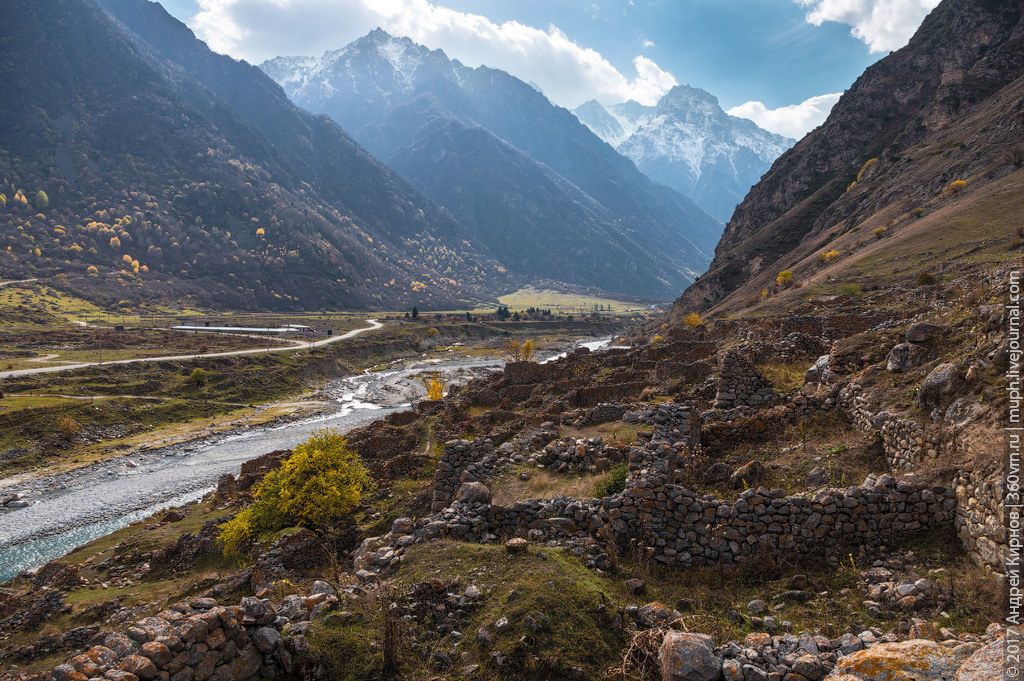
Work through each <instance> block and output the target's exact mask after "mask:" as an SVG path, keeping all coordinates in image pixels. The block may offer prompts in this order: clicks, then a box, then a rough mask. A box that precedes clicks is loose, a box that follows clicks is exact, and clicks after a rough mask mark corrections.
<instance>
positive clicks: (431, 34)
mask: <svg viewBox="0 0 1024 681" xmlns="http://www.w3.org/2000/svg"><path fill="white" fill-rule="evenodd" d="M199 6H200V12H199V13H198V14H197V15H196V16H195V18H194V19H193V21H192V26H193V28H194V29H195V31H196V33H197V34H198V35H199V37H200V38H202V39H203V40H205V41H206V42H207V43H208V44H209V45H210V46H211V47H212V48H213V49H214V50H216V51H218V52H224V53H227V54H230V55H232V56H235V57H240V58H244V59H247V60H249V61H252V62H254V63H258V62H260V61H262V60H263V59H265V58H269V57H273V56H276V55H279V54H311V55H319V54H322V53H323V52H325V51H327V50H329V49H333V48H335V47H337V45H338V43H339V32H343V33H344V34H346V35H349V34H351V35H350V36H349V37H351V38H354V37H355V36H356V35H358V34H362V33H366V32H368V31H369V30H371V29H373V28H375V27H378V26H379V27H381V28H383V29H385V30H386V31H388V32H389V33H392V34H395V35H404V36H408V37H409V38H412V39H413V40H415V41H416V42H418V43H420V44H423V45H426V46H428V47H431V48H441V49H444V51H445V52H446V53H447V54H448V55H449V56H450V57H453V58H456V59H459V60H460V61H462V62H463V63H465V64H467V65H468V66H479V65H486V66H490V67H493V68H499V69H502V70H504V71H508V72H509V73H512V74H514V75H515V76H517V77H518V78H520V79H522V80H524V81H527V82H529V81H533V82H535V83H537V84H538V85H539V86H540V87H541V89H542V90H543V91H544V93H545V94H547V95H548V96H549V97H550V98H551V99H552V100H553V101H554V102H556V103H557V104H560V105H562V106H567V107H572V106H576V105H578V104H580V103H581V102H583V101H586V100H588V99H591V98H597V99H599V100H602V101H608V102H620V101H626V100H630V99H632V100H635V101H638V102H640V103H642V104H654V103H655V102H657V101H658V99H660V98H661V96H662V95H664V94H665V93H666V92H668V91H669V90H670V89H671V88H672V87H673V86H675V85H676V84H677V83H676V79H675V78H674V77H673V76H672V74H671V73H668V72H667V71H665V70H663V69H662V68H660V67H659V66H658V65H657V64H656V63H655V62H654V61H652V60H650V59H648V58H647V57H643V56H637V57H636V58H634V59H633V66H634V68H635V69H636V73H635V74H623V73H622V72H620V71H619V70H618V69H617V68H615V67H614V66H613V65H612V64H611V63H610V62H609V61H608V60H607V59H605V58H604V57H603V56H602V55H601V54H600V53H599V52H597V51H596V50H593V49H591V48H586V47H582V46H580V45H579V44H577V43H576V42H574V41H573V40H572V39H570V38H569V37H568V36H567V35H566V34H565V33H564V32H563V31H561V30H560V29H559V28H558V27H556V26H554V25H551V26H549V27H548V28H547V30H541V29H539V28H536V27H533V26H527V25H525V24H523V23H520V22H518V21H506V22H503V23H496V22H494V21H491V20H490V19H488V18H487V17H484V16H482V15H479V14H471V13H467V12H460V11H456V10H453V9H449V8H447V7H442V6H439V5H436V4H434V3H432V2H430V1H429V0H352V1H349V2H341V3H339V2H336V1H335V0H199Z"/></svg>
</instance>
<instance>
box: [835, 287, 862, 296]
mask: <svg viewBox="0 0 1024 681" xmlns="http://www.w3.org/2000/svg"><path fill="white" fill-rule="evenodd" d="M839 293H840V294H842V295H847V296H857V297H858V298H861V297H863V296H864V291H863V290H862V289H861V287H860V284H842V285H841V286H840V287H839Z"/></svg>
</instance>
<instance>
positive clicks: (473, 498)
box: [455, 482, 491, 506]
mask: <svg viewBox="0 0 1024 681" xmlns="http://www.w3.org/2000/svg"><path fill="white" fill-rule="evenodd" d="M455 500H456V501H459V502H462V503H463V504H469V505H471V506H475V505H479V504H489V503H491V490H489V489H487V486H486V485H484V484H483V483H481V482H465V483H463V484H462V486H461V487H459V491H458V492H456V493H455Z"/></svg>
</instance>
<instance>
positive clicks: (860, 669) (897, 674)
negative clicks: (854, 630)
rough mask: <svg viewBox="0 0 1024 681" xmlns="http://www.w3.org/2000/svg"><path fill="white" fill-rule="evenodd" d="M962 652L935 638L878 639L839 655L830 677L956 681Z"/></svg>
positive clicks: (874, 680) (836, 679)
mask: <svg viewBox="0 0 1024 681" xmlns="http://www.w3.org/2000/svg"><path fill="white" fill-rule="evenodd" d="M960 662H961V659H960V656H959V655H957V654H956V653H954V652H953V650H952V649H950V648H945V647H943V646H941V645H939V644H938V643H936V642H935V641H926V640H923V639H914V640H910V641H902V642H900V643H879V644H877V645H875V646H872V647H871V648H868V649H867V650H860V651H857V652H855V653H850V654H849V655H847V656H845V657H841V658H839V660H838V661H837V662H836V667H835V671H833V672H832V673H831V674H829V675H828V676H827V677H826V678H827V679H828V681H954V680H955V679H956V670H957V668H958V667H959V666H960Z"/></svg>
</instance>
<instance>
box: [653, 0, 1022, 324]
mask: <svg viewBox="0 0 1024 681" xmlns="http://www.w3.org/2000/svg"><path fill="white" fill-rule="evenodd" d="M1022 46H1024V22H1022V8H1021V6H1020V4H1019V3H1016V2H995V1H989V0H946V1H945V2H943V3H942V4H941V5H939V6H938V7H937V8H936V9H935V10H934V11H933V12H932V13H931V14H930V15H929V16H928V17H927V18H926V19H925V21H924V23H923V24H922V25H921V27H920V29H919V30H918V32H917V33H916V34H915V35H914V37H913V38H912V39H911V41H910V43H909V44H908V45H907V46H906V47H904V48H903V49H901V50H899V51H897V52H895V53H893V54H891V55H889V56H888V57H886V58H884V59H882V60H881V61H879V62H878V63H877V64H875V65H873V66H871V67H870V68H869V69H867V71H866V72H865V73H864V75H862V76H861V77H860V78H859V79H857V81H856V82H855V83H854V85H853V86H852V87H851V88H850V90H849V91H847V92H846V94H845V95H843V97H842V99H841V100H840V101H839V103H838V104H836V106H835V107H834V108H833V110H832V112H831V114H830V115H829V117H828V119H827V120H826V121H825V123H824V124H823V125H822V126H821V127H819V128H818V129H816V130H814V131H813V132H811V133H810V134H809V135H807V137H805V138H804V139H803V140H801V141H800V142H799V143H797V145H796V146H795V147H793V149H791V150H790V151H788V152H787V153H785V154H784V155H783V156H782V157H781V158H780V159H779V160H778V161H776V163H775V164H774V166H773V167H772V169H771V171H770V172H769V173H768V174H767V175H766V176H765V177H764V179H763V180H762V181H761V182H759V183H758V184H757V185H756V186H755V187H754V188H753V189H752V190H751V192H750V193H749V194H748V195H747V197H746V199H744V201H743V203H742V204H740V206H739V208H737V211H736V214H735V215H734V216H733V218H732V220H731V221H730V222H729V224H728V225H727V226H726V229H725V233H724V235H723V236H722V240H721V241H720V242H719V244H718V247H717V248H716V249H715V260H714V262H713V263H712V265H711V268H710V270H709V272H708V273H707V274H705V275H704V276H702V277H701V278H700V279H699V280H698V281H697V282H696V283H695V284H694V285H693V286H691V287H690V288H689V289H687V291H686V292H685V293H684V294H683V296H682V297H681V298H680V299H679V301H678V302H677V304H676V309H675V311H674V312H673V315H672V317H671V319H670V321H672V322H678V321H679V320H681V318H682V317H683V315H685V314H686V313H688V312H690V311H694V310H698V309H699V310H727V309H728V310H738V309H742V308H746V307H751V306H755V305H757V304H758V300H760V299H764V298H766V297H771V296H774V294H775V293H776V292H779V289H780V288H781V289H783V290H782V292H783V293H786V292H792V289H791V288H789V287H790V284H788V283H785V282H783V284H782V286H781V287H780V286H779V285H778V284H776V279H777V277H778V275H779V272H780V271H786V270H788V271H790V272H791V273H792V276H793V281H794V282H796V283H797V284H801V283H802V284H810V285H811V286H812V287H813V286H818V287H819V290H828V289H829V287H831V286H834V285H835V283H837V282H840V281H844V280H849V281H850V283H851V285H854V284H855V285H858V286H874V285H881V284H884V283H888V282H891V281H894V280H895V281H901V282H904V283H906V282H912V281H914V278H915V277H916V276H918V275H920V274H922V273H924V274H929V273H931V274H932V275H934V274H937V273H941V272H943V271H949V270H951V269H956V268H959V267H963V266H967V265H970V264H971V263H972V262H977V261H978V259H979V257H978V256H976V257H975V258H974V259H972V258H970V257H968V256H970V255H971V254H972V253H974V252H976V251H978V250H979V249H985V250H986V251H988V252H990V253H989V254H990V255H991V254H992V253H994V252H995V251H1001V252H1002V255H1001V256H999V257H1002V258H1005V257H1007V251H1006V248H1007V246H1009V245H1012V244H1011V242H1012V240H1013V236H1014V235H1013V229H1014V226H1015V225H1016V224H1017V220H1018V216H1019V214H1020V212H1019V210H1020V201H1019V198H1018V197H1019V196H1020V187H1021V184H1022V182H1024V180H1022V178H1021V173H1020V172H1019V169H1020V168H1021V167H1022V166H1024V149H1022V146H1021V141H1020V140H1021V138H1022V131H1024V122H1022V118H1021V111H1022V109H1021V107H1022V104H1021V101H1022V100H1021V93H1022V88H1024V83H1022V81H1021V76H1022V75H1024V49H1022ZM951 225H956V226H957V227H956V231H955V232H954V231H951ZM879 230H880V231H879ZM830 251H835V253H834V255H827V254H828V253H829V252H830ZM925 280H927V277H925ZM805 292H806V289H805Z"/></svg>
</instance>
